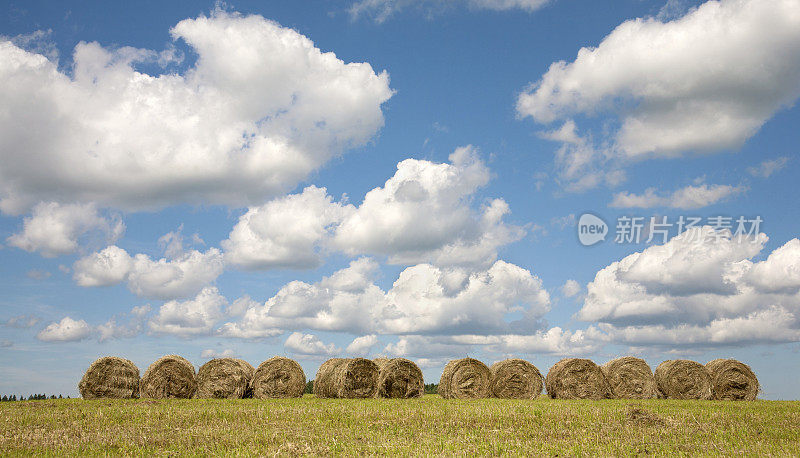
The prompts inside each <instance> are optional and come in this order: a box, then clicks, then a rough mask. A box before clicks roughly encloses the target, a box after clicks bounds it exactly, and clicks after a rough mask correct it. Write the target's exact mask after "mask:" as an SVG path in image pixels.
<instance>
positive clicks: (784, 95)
mask: <svg viewBox="0 0 800 458" xmlns="http://www.w3.org/2000/svg"><path fill="white" fill-rule="evenodd" d="M798 12H800V4H798V3H797V2H796V1H794V0H724V1H721V2H717V1H709V2H706V3H705V4H703V5H701V6H699V7H698V8H696V9H692V10H690V11H689V12H688V13H686V15H685V16H683V17H681V18H679V19H675V20H673V21H671V22H666V23H664V22H661V21H659V20H658V19H655V18H644V19H633V20H629V21H626V22H624V23H622V24H620V25H619V26H618V27H617V28H616V29H615V30H614V31H612V32H611V33H610V34H609V35H608V36H606V37H605V38H604V39H603V40H602V42H601V43H600V44H599V45H598V46H597V47H595V48H582V49H581V50H580V51H579V52H578V55H577V57H576V59H575V60H574V61H573V62H571V63H567V62H564V61H560V62H555V63H553V64H552V65H551V66H550V68H549V70H548V71H547V72H546V73H545V74H544V75H543V76H542V78H541V79H540V80H539V81H537V82H536V83H535V84H533V85H531V87H529V88H528V89H526V90H525V91H523V92H522V94H521V95H520V96H519V98H518V101H517V111H518V114H519V115H520V116H522V117H526V116H531V117H532V118H533V119H534V120H535V121H537V122H539V123H550V122H553V121H557V120H564V121H567V122H570V120H571V118H573V117H575V116H576V115H590V116H592V115H596V114H611V116H614V117H618V118H619V119H618V121H619V125H620V127H619V129H618V130H616V131H614V130H613V129H612V130H610V133H604V134H602V136H601V138H599V139H598V144H599V145H600V146H599V149H600V150H601V151H603V155H604V156H605V157H604V158H603V160H597V159H596V158H591V159H592V161H593V163H592V164H591V166H590V167H587V169H586V170H584V171H582V172H581V177H580V178H579V177H571V178H569V177H565V178H566V179H568V180H569V181H570V182H575V181H579V180H580V179H587V180H590V181H594V182H595V183H593V184H594V185H596V184H599V181H600V180H598V178H597V177H594V178H592V176H593V175H594V174H598V173H603V171H605V170H613V168H614V167H618V166H619V165H620V163H624V162H626V161H628V160H632V159H641V158H646V157H676V156H680V155H682V154H684V153H687V152H706V151H709V152H713V151H720V150H726V149H731V148H737V147H739V146H741V145H742V144H743V143H744V142H745V141H746V140H747V139H748V138H750V137H751V136H753V135H754V134H755V133H756V132H757V131H758V130H759V129H760V128H761V126H762V125H763V124H764V123H765V122H766V121H767V120H768V119H770V118H771V117H772V116H773V115H774V114H775V113H776V112H777V111H778V110H780V109H782V108H784V107H787V106H790V105H791V104H792V103H793V102H794V101H795V99H797V97H798V96H799V95H800V86H798V84H797V81H798V79H800V57H798V56H800V53H798V52H797V49H798V43H800V14H798ZM698 68H702V69H703V71H697V69H698ZM565 144H566V145H567V147H568V148H569V147H570V146H569V143H568V142H565ZM572 155H574V154H572ZM578 156H579V157H581V156H580V155H578ZM584 156H585V155H584ZM574 160H577V159H574ZM574 160H573V161H574ZM567 170H569V169H567ZM562 173H563V172H562ZM583 177H586V178H583ZM588 187H591V186H588V184H587V186H585V187H584V189H585V188H588Z"/></svg>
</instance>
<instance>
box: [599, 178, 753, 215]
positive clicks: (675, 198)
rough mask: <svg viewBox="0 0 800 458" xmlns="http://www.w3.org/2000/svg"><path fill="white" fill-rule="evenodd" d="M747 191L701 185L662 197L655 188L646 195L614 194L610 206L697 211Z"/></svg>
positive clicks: (719, 185)
mask: <svg viewBox="0 0 800 458" xmlns="http://www.w3.org/2000/svg"><path fill="white" fill-rule="evenodd" d="M745 190H746V188H745V187H744V186H730V185H724V184H712V185H708V184H701V185H696V186H691V185H690V186H686V187H684V188H681V189H678V190H676V191H673V192H672V193H671V194H667V195H660V194H658V193H657V192H656V189H655V188H648V189H646V190H645V192H644V194H633V193H629V192H620V193H617V194H614V200H613V201H612V202H611V203H610V204H609V206H610V207H613V208H653V207H669V208H679V209H682V210H696V209H698V208H703V207H708V206H709V205H714V204H716V203H718V202H722V201H724V200H725V199H727V198H729V197H731V196H735V195H737V194H741V193H743V192H744V191H745Z"/></svg>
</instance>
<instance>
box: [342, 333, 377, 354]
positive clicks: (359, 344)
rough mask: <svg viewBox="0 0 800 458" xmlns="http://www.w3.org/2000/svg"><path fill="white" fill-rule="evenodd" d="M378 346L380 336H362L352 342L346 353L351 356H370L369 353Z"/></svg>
mask: <svg viewBox="0 0 800 458" xmlns="http://www.w3.org/2000/svg"><path fill="white" fill-rule="evenodd" d="M377 344H378V336H376V335H375V334H370V335H368V336H361V337H356V338H355V339H353V341H352V342H350V345H348V346H347V348H346V349H345V352H347V353H348V354H351V355H356V356H366V355H367V354H369V351H370V350H371V349H372V347H374V346H375V345H377Z"/></svg>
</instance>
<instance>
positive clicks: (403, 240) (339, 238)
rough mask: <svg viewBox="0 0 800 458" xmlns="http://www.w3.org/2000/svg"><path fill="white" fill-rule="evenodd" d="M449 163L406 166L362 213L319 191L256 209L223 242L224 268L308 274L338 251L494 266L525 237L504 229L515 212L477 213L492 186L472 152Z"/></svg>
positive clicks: (488, 208) (500, 207)
mask: <svg viewBox="0 0 800 458" xmlns="http://www.w3.org/2000/svg"><path fill="white" fill-rule="evenodd" d="M450 161H451V163H444V164H437V163H433V162H430V161H424V160H416V159H406V160H404V161H402V162H400V163H399V164H398V165H397V172H396V173H395V174H394V176H392V177H391V178H390V179H389V180H387V181H386V183H385V184H384V186H383V187H378V188H374V189H372V190H371V191H369V192H368V193H367V194H366V196H365V197H364V201H363V202H362V203H361V205H360V206H358V207H354V206H353V205H350V204H347V203H345V202H334V200H333V198H332V197H330V196H328V195H327V193H326V190H325V188H317V187H315V186H309V187H307V188H306V189H305V190H303V192H302V193H300V194H292V195H289V196H286V197H281V198H277V199H274V200H272V201H270V202H267V203H266V204H264V205H262V206H260V207H251V208H250V209H248V211H247V213H245V214H244V215H243V216H241V217H240V218H239V222H238V223H237V224H236V226H235V227H234V228H233V230H232V231H231V233H230V235H229V236H228V239H226V240H223V241H222V247H223V249H224V250H225V260H226V261H227V262H229V263H230V264H232V265H235V266H238V267H240V268H244V269H270V268H310V267H314V266H317V265H319V264H320V262H321V259H322V256H323V255H324V254H325V253H327V252H329V251H332V250H339V251H343V252H345V253H347V254H348V255H350V256H358V255H361V254H373V255H374V254H376V255H385V256H387V257H388V259H389V262H390V263H393V264H404V265H411V264H418V263H421V262H430V263H433V264H435V265H438V266H470V267H474V266H484V267H486V266H489V265H491V263H492V262H494V261H495V260H496V259H497V249H498V248H499V247H501V246H503V245H506V244H509V243H512V242H515V241H517V240H519V239H520V238H522V237H523V236H524V235H525V230H524V229H523V228H521V227H518V226H514V225H509V224H506V223H505V222H504V221H503V219H504V218H505V216H506V215H508V214H509V213H510V210H509V207H508V204H507V203H506V202H505V201H504V200H502V199H493V200H490V201H486V202H484V203H483V205H482V206H481V207H480V209H477V208H474V207H475V206H474V205H473V201H474V198H475V193H476V192H477V190H478V189H479V188H481V187H482V186H484V185H485V184H486V183H487V182H488V181H489V178H490V173H489V170H488V168H487V167H486V166H485V165H484V163H483V162H482V161H481V160H480V159H479V158H478V155H477V153H476V151H475V150H474V148H472V147H470V146H467V147H462V148H458V149H457V150H456V151H455V152H454V153H453V154H451V155H450Z"/></svg>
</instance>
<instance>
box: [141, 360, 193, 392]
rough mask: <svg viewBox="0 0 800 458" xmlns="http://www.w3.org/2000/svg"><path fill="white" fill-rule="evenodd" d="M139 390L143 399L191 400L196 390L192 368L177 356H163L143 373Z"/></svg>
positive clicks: (190, 364) (187, 362)
mask: <svg viewBox="0 0 800 458" xmlns="http://www.w3.org/2000/svg"><path fill="white" fill-rule="evenodd" d="M139 390H140V394H141V396H142V397H143V398H154V399H163V398H191V397H192V396H194V393H195V391H196V390H197V380H195V374H194V366H192V363H190V362H189V361H187V360H185V359H184V358H182V357H180V356H177V355H167V356H163V357H161V358H159V359H158V360H156V362H154V363H153V364H151V365H150V367H148V368H147V370H146V371H144V375H143V376H142V381H141V382H140V384H139Z"/></svg>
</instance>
